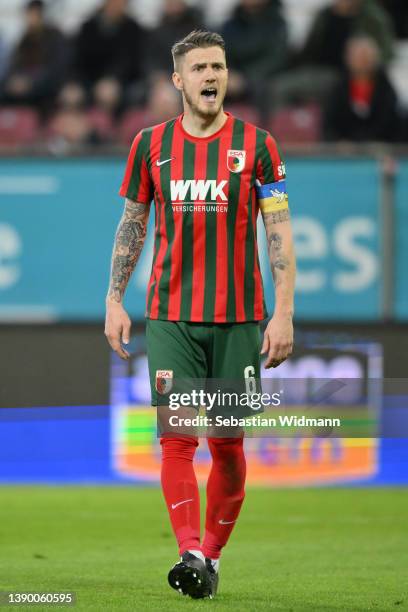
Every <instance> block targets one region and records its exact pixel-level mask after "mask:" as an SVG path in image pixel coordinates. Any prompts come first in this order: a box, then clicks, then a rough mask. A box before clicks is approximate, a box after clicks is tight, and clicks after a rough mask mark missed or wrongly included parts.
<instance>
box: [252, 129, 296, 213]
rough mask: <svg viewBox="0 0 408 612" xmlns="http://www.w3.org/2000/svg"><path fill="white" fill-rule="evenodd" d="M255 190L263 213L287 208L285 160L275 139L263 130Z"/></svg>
mask: <svg viewBox="0 0 408 612" xmlns="http://www.w3.org/2000/svg"><path fill="white" fill-rule="evenodd" d="M256 192H257V197H258V202H259V207H260V209H261V211H262V212H263V213H269V212H279V211H281V210H285V209H287V208H289V201H288V194H287V190H286V169H285V162H284V161H283V158H282V155H281V153H280V151H279V147H278V145H277V143H276V141H275V139H274V138H272V136H271V135H270V134H269V133H268V132H265V139H264V140H263V142H262V144H261V146H260V149H259V151H258V160H257V166H256Z"/></svg>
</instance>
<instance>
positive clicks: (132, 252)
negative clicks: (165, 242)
mask: <svg viewBox="0 0 408 612" xmlns="http://www.w3.org/2000/svg"><path fill="white" fill-rule="evenodd" d="M148 212H149V207H148V206H146V205H144V204H138V203H137V202H132V201H131V200H126V206H125V211H124V213H123V216H122V219H121V220H120V223H119V226H118V229H117V231H116V238H115V244H114V247H113V254H112V269H111V279H110V285H109V291H108V297H111V298H113V299H114V300H116V301H117V302H120V301H121V300H122V297H123V294H124V293H125V289H126V286H127V284H128V281H129V278H130V275H131V274H132V272H133V270H134V268H135V265H136V263H137V260H138V259H139V255H140V252H141V250H142V248H143V243H144V240H145V237H146V226H147V218H148Z"/></svg>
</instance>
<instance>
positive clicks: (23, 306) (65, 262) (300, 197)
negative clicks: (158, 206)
mask: <svg viewBox="0 0 408 612" xmlns="http://www.w3.org/2000/svg"><path fill="white" fill-rule="evenodd" d="M287 166H288V177H289V178H288V188H289V194H290V196H289V197H290V205H291V209H292V219H293V230H294V237H295V247H296V253H297V261H298V276H297V296H296V316H297V318H298V319H313V320H321V319H345V320H351V319H360V320H367V319H372V320H373V319H376V318H378V317H379V316H380V315H381V308H382V305H381V303H382V298H381V264H380V262H381V236H380V228H381V224H380V210H379V207H380V204H379V202H380V172H379V168H378V164H377V162H376V161H374V160H363V161H361V160H357V161H356V160H337V159H314V160H308V159H289V160H288V164H287ZM123 170H124V160H123V159H116V160H112V159H99V160H90V159H66V160H49V159H47V160H2V161H1V162H0V320H3V321H4V320H10V319H12V320H28V321H32V320H37V321H59V320H74V321H75V320H84V321H87V320H88V321H89V320H98V319H101V318H103V316H104V299H105V294H106V289H107V284H108V276H109V266H110V256H111V249H112V243H113V237H114V233H115V228H116V225H117V223H118V221H119V218H120V215H121V211H122V207H123V204H122V202H121V199H120V197H119V196H118V187H119V185H120V182H121V179H122V173H123ZM259 224H260V226H261V225H262V221H261V219H259ZM259 236H260V253H261V266H262V271H263V277H264V282H265V289H266V296H267V302H268V307H269V311H271V308H272V305H273V284H272V278H271V273H270V270H269V264H268V258H267V253H266V246H265V236H264V231H263V229H262V227H260V231H259ZM152 250H153V214H152V215H151V218H150V225H149V232H148V236H147V242H146V245H145V248H144V250H143V252H142V255H141V259H140V261H139V264H138V266H137V269H136V272H135V274H134V275H133V277H132V279H131V282H130V285H129V289H128V292H127V296H126V306H127V308H128V310H129V313H130V314H131V316H132V317H134V318H140V317H143V315H144V309H145V291H146V286H147V282H148V278H149V274H150V268H151V258H152Z"/></svg>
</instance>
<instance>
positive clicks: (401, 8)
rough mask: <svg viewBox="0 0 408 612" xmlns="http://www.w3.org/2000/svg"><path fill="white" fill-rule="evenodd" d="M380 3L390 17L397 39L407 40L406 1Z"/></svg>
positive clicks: (397, 0) (386, 0) (407, 16)
mask: <svg viewBox="0 0 408 612" xmlns="http://www.w3.org/2000/svg"><path fill="white" fill-rule="evenodd" d="M381 3H382V5H383V6H384V8H385V9H386V10H387V11H388V13H389V14H390V16H391V19H392V22H393V25H394V30H395V33H396V35H397V37H398V38H401V39H405V38H408V2H407V0H381Z"/></svg>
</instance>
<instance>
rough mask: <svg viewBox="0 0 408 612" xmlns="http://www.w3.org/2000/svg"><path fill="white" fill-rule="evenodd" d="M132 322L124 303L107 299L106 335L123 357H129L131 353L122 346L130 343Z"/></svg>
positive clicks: (114, 348)
mask: <svg viewBox="0 0 408 612" xmlns="http://www.w3.org/2000/svg"><path fill="white" fill-rule="evenodd" d="M130 326H131V322H130V319H129V315H128V314H127V312H126V310H125V309H124V308H123V306H122V304H121V303H119V302H116V301H115V300H109V299H108V300H106V319H105V336H106V337H107V339H108V342H109V344H110V345H111V347H112V348H113V350H114V351H115V352H116V353H117V354H118V355H119V357H120V358H121V359H129V357H130V355H129V353H128V352H127V351H126V350H125V349H124V348H123V347H122V343H123V344H129V341H130Z"/></svg>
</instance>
